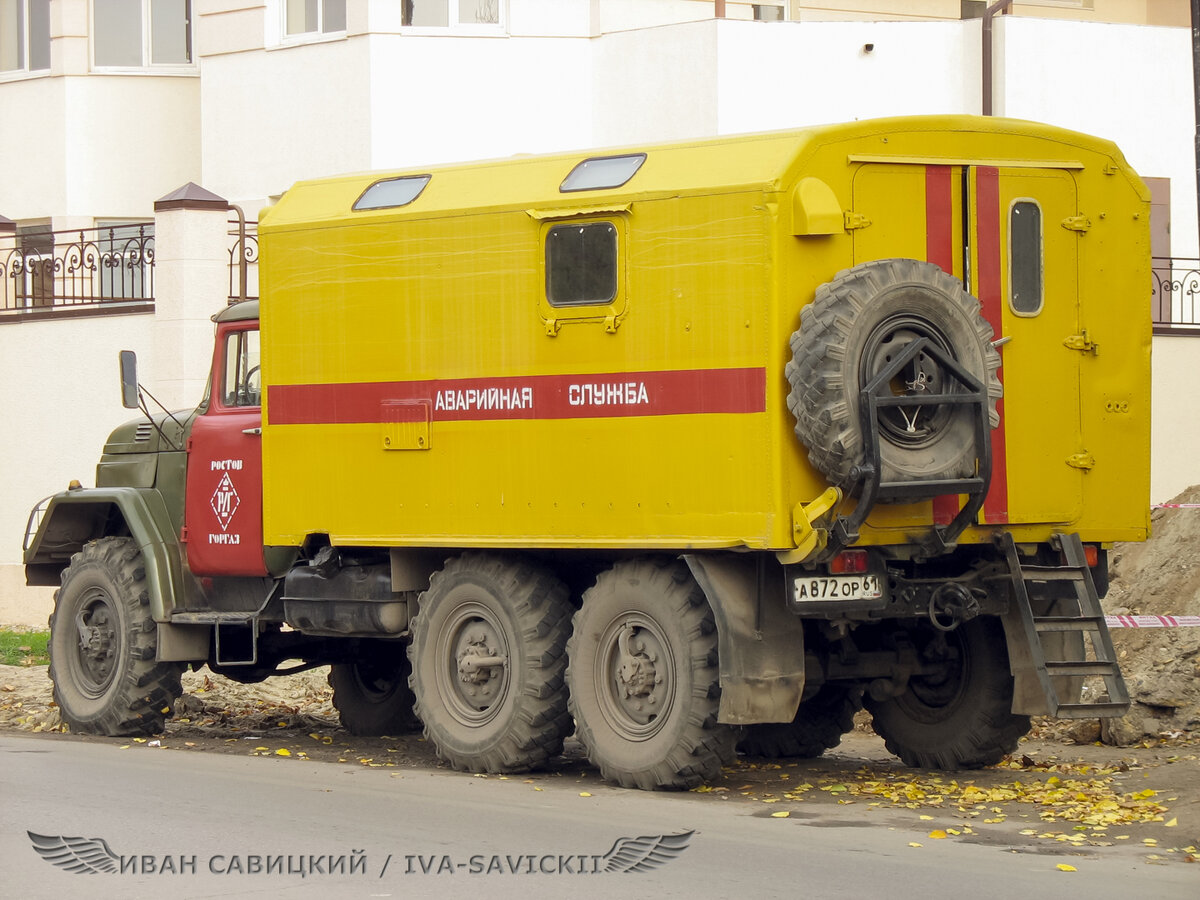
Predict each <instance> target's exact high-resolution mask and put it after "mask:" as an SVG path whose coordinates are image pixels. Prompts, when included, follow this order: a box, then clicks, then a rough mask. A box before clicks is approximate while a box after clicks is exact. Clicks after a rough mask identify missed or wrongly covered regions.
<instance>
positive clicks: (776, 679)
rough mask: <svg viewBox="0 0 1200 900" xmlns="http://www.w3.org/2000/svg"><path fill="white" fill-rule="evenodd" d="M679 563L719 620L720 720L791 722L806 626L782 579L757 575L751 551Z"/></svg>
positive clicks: (733, 722) (801, 673)
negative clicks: (790, 602) (792, 609)
mask: <svg viewBox="0 0 1200 900" xmlns="http://www.w3.org/2000/svg"><path fill="white" fill-rule="evenodd" d="M683 559H684V561H685V562H687V564H688V568H689V569H691V570H692V577H693V578H695V579H696V583H697V584H699V585H700V589H701V590H702V591H704V595H705V596H706V597H707V598H708V604H709V606H711V607H712V611H713V618H714V619H715V620H716V623H717V659H718V664H719V665H720V672H721V705H720V708H719V709H718V710H717V721H718V722H723V723H725V724H730V725H753V724H756V723H759V722H791V721H792V720H793V719H795V718H796V710H797V709H798V708H799V706H800V699H801V697H802V696H803V694H804V622H803V621H802V620H801V619H800V618H799V617H798V616H794V615H792V614H791V613H790V612H788V609H787V604H786V602H785V599H784V591H783V578H782V576H780V577H778V578H776V579H774V580H773V581H771V580H768V579H764V578H762V577H760V569H759V566H760V558H759V557H757V556H753V555H750V554H732V553H731V554H713V555H709V554H705V555H703V556H701V555H699V554H688V555H686V556H684V557H683ZM770 562H774V561H773V560H771V561H770ZM776 571H777V572H778V567H776Z"/></svg>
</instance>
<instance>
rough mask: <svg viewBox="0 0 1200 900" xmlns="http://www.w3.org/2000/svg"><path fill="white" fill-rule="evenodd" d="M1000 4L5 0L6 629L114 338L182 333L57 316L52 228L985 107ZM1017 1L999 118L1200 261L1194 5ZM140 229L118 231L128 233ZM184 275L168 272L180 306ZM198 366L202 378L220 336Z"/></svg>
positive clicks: (144, 319) (1174, 351)
mask: <svg viewBox="0 0 1200 900" xmlns="http://www.w3.org/2000/svg"><path fill="white" fill-rule="evenodd" d="M987 6H988V4H986V3H983V2H973V0H894V2H889V0H873V2H872V0H859V2H855V0H823V2H821V0H817V2H806V0H770V2H763V3H744V2H735V0H727V2H723V0H0V122H4V123H5V127H4V128H3V130H2V131H0V276H3V280H4V285H3V286H2V287H0V415H2V416H3V418H4V419H5V421H6V422H7V423H8V424H9V427H7V428H5V429H2V430H0V458H2V459H3V460H4V461H5V462H6V466H5V474H4V475H0V622H3V621H6V620H12V619H14V618H19V617H20V616H19V615H18V612H16V611H14V610H15V609H17V607H14V606H13V602H14V601H13V600H12V599H11V598H12V597H14V596H16V595H18V594H20V593H21V592H23V591H24V589H23V588H21V587H19V586H20V585H22V584H23V575H22V571H21V567H20V565H19V562H20V535H21V534H22V533H23V530H24V525H25V517H26V515H27V514H28V510H29V508H30V507H31V506H32V504H33V503H34V502H35V501H36V500H37V499H39V498H40V497H41V496H44V495H45V494H48V493H51V492H53V491H55V490H58V489H61V488H62V487H64V486H65V485H66V483H67V481H68V480H69V479H71V478H78V479H80V480H81V481H82V482H83V483H84V484H85V485H86V484H90V483H92V478H93V477H94V467H95V463H96V459H97V456H98V453H99V449H100V446H101V444H102V443H103V440H104V438H105V436H106V435H107V433H108V431H109V430H110V429H111V427H112V426H113V425H114V424H116V423H117V422H119V421H121V420H123V419H124V418H127V417H128V416H127V413H126V412H125V411H124V410H123V409H122V408H121V407H120V405H119V401H118V396H117V394H118V392H117V387H116V375H115V371H116V366H115V364H114V358H115V355H116V354H115V351H116V350H117V349H121V348H132V349H135V350H138V351H139V353H141V354H142V355H143V356H144V357H145V358H146V359H148V360H149V359H156V360H162V359H164V358H167V357H168V356H169V355H170V354H168V353H166V352H165V351H164V341H167V340H169V339H168V338H164V335H169V334H171V333H173V332H171V331H170V330H169V329H167V330H164V328H163V327H161V324H160V327H159V328H158V330H157V331H156V330H155V327H154V321H155V319H156V316H154V315H150V314H149V313H150V312H152V311H153V308H154V306H153V304H152V303H150V302H149V301H146V302H136V301H137V300H138V298H139V297H141V296H146V295H149V294H150V290H149V287H148V285H143V284H140V283H138V284H134V285H133V286H130V285H128V284H125V285H123V286H121V287H117V286H115V285H109V286H108V287H107V288H105V289H104V290H107V291H108V293H103V291H101V292H100V294H98V295H97V296H100V295H103V296H104V297H105V298H109V299H111V298H129V299H131V300H133V301H135V302H131V303H129V304H127V305H125V306H122V305H120V304H116V305H113V304H108V305H107V306H106V307H105V308H104V309H102V310H101V309H98V308H97V305H96V304H91V305H87V304H85V305H84V307H75V308H73V309H71V310H64V312H68V313H71V312H73V313H79V312H93V313H94V312H104V313H105V314H104V315H91V316H88V317H83V318H70V319H69V320H67V319H63V318H62V317H61V316H59V315H58V312H59V308H58V307H59V298H58V297H57V296H50V295H47V294H46V293H45V291H46V290H49V287H48V285H42V286H39V285H38V284H37V283H35V281H34V280H33V279H34V276H33V275H32V274H31V273H30V272H29V271H28V270H24V271H22V272H21V273H19V274H18V273H15V272H14V265H13V261H14V259H19V258H22V254H25V256H26V257H27V256H28V254H29V253H30V252H43V251H44V252H45V253H46V254H47V255H52V253H53V250H52V249H51V248H50V245H51V244H54V245H56V246H57V245H61V244H63V243H64V242H69V241H70V240H71V238H70V237H69V236H68V237H64V236H61V235H60V236H59V237H58V238H51V237H49V236H48V235H47V232H58V231H63V230H65V229H91V228H93V227H97V226H121V225H124V224H126V223H130V222H142V221H146V220H149V219H150V218H151V217H152V211H153V204H154V201H155V200H156V199H158V198H160V197H162V196H164V195H166V194H168V193H169V192H171V191H173V190H175V189H177V188H179V187H180V186H181V185H183V184H185V183H187V182H195V183H196V184H199V185H203V186H204V187H205V188H207V189H208V190H210V191H213V192H215V193H216V194H218V195H220V197H223V198H226V199H228V200H229V201H232V202H234V203H237V204H239V205H241V206H242V207H243V208H244V209H245V210H246V211H247V214H248V215H249V216H250V217H251V218H253V217H254V216H255V215H256V213H257V210H258V209H259V208H260V207H261V206H263V205H266V204H269V203H270V202H271V201H272V198H274V197H277V196H278V195H279V194H280V193H281V192H282V191H284V190H286V189H287V187H288V186H289V185H290V184H291V183H292V182H294V181H295V180H297V179H300V178H309V177H316V176H322V175H330V174H335V173H339V172H346V171H356V170H364V169H386V168H393V167H401V166H411V165H426V164H434V163H438V162H448V161H454V160H463V159H471V158H485V157H495V156H508V155H511V154H515V153H534V152H541V151H549V150H559V149H567V148H594V147H601V146H614V145H636V144H638V143H643V142H652V141H655V142H656V141H662V140H669V139H675V138H688V137H696V136H707V135H713V134H728V133H735V132H743V131H756V130H766V129H774V128H786V127H794V126H801V125H805V124H812V123H818V122H830V121H844V120H847V119H854V118H867V117H872V116H882V115H904V114H912V113H980V112H982V111H983V110H984V89H985V79H984V76H983V59H984V36H985V29H984V27H983V23H984V20H983V19H982V18H981V16H983V14H984V10H985V8H986V7H987ZM1008 13H1009V14H1006V15H997V16H996V17H995V18H994V19H991V20H990V25H991V28H990V29H986V31H990V33H991V46H992V59H993V65H992V79H991V107H992V112H993V113H994V114H996V115H1005V116H1012V117H1016V118H1028V119H1036V120H1041V121H1047V122H1051V123H1053V124H1056V125H1061V126H1064V127H1068V128H1074V129H1077V130H1080V131H1085V132H1090V133H1094V134H1099V135H1102V136H1104V137H1108V138H1111V139H1113V140H1115V141H1116V142H1117V143H1118V145H1120V146H1121V148H1122V149H1123V150H1124V152H1125V154H1126V156H1127V158H1128V159H1129V160H1130V162H1131V163H1132V164H1133V166H1134V168H1136V169H1137V170H1138V171H1139V172H1140V173H1142V174H1143V175H1144V176H1147V177H1148V178H1149V179H1152V180H1153V181H1152V184H1153V186H1154V188H1155V191H1156V199H1157V200H1160V201H1161V202H1160V203H1159V204H1158V205H1157V206H1156V216H1157V221H1156V231H1155V241H1156V248H1155V253H1156V254H1157V255H1163V256H1168V255H1172V254H1174V255H1176V256H1193V255H1200V253H1198V251H1197V249H1196V248H1197V246H1198V243H1197V242H1198V234H1197V219H1196V183H1195V170H1196V165H1195V156H1194V151H1193V129H1194V119H1193V111H1194V103H1193V98H1192V87H1191V86H1192V78H1191V72H1192V59H1191V40H1190V38H1191V34H1190V30H1189V27H1188V26H1189V24H1190V21H1189V4H1188V3H1187V2H1186V0H1039V2H1024V3H1013V4H1011V6H1010V9H1009V10H1008ZM18 126H19V127H18ZM5 217H6V218H5ZM8 220H11V221H8ZM6 231H7V232H9V233H12V236H10V237H7V238H5V237H4V233H5V232H6ZM131 233H132V232H131V231H129V230H128V229H125V230H121V229H119V228H118V229H117V230H116V231H114V232H110V233H108V237H107V238H106V239H107V240H108V241H109V244H108V245H107V246H108V248H109V250H112V249H113V247H114V246H115V243H114V242H116V241H120V240H123V239H124V238H126V237H127V236H128V235H130V234H131ZM89 236H90V233H89ZM5 240H7V243H5V242H4V241H5ZM14 254H15V256H14ZM128 257H129V253H128V252H126V257H125V258H128ZM208 262H209V263H211V262H212V261H211V260H209V261H208ZM18 268H19V267H18ZM171 289H172V286H171V285H165V284H162V283H161V282H160V283H159V284H158V285H156V286H155V289H154V293H155V294H156V295H157V296H158V297H159V300H160V303H159V307H160V310H159V311H160V314H161V312H162V306H163V298H164V297H165V294H166V293H169V292H170V290H171ZM39 292H42V293H39ZM223 300H224V297H223V293H222V294H221V295H220V296H213V298H212V306H213V308H214V309H215V308H216V307H218V306H219V305H220V304H221V303H222V302H223ZM85 307H86V308H85ZM1174 314H1175V315H1176V316H1182V317H1183V320H1184V321H1188V322H1196V321H1200V320H1197V318H1196V317H1195V315H1194V314H1193V313H1189V312H1187V311H1180V310H1179V309H1178V308H1176V309H1175V310H1174ZM1166 318H1168V319H1169V318H1170V310H1168V315H1167V316H1166ZM1178 332H1179V329H1176V333H1178ZM179 333H182V332H179ZM1193 340H1195V337H1192V336H1177V334H1176V335H1170V336H1163V337H1160V338H1157V339H1156V342H1155V383H1156V384H1155V386H1156V388H1158V387H1162V390H1158V391H1156V404H1157V405H1156V413H1155V434H1154V467H1155V468H1154V488H1153V492H1154V498H1153V499H1154V500H1156V501H1161V500H1165V499H1167V498H1169V497H1170V496H1172V495H1173V494H1175V493H1176V492H1178V491H1179V490H1180V489H1182V488H1183V487H1185V486H1187V485H1189V484H1192V483H1196V482H1200V467H1197V465H1196V464H1195V463H1194V462H1193V457H1194V456H1195V454H1194V452H1193V451H1192V449H1191V447H1192V444H1193V442H1194V441H1196V440H1200V416H1197V415H1196V414H1195V411H1196V409H1197V408H1198V407H1200V396H1197V395H1195V389H1194V388H1192V384H1194V381H1195V379H1194V377H1192V375H1191V370H1192V363H1191V360H1192V359H1193V358H1194V354H1193V352H1192V341H1193ZM156 346H157V351H155V347H156ZM177 356H178V357H179V366H180V367H181V368H183V369H187V370H188V378H190V379H191V380H192V381H194V382H197V383H202V382H203V378H204V375H205V372H204V370H203V358H204V350H202V349H200V350H198V349H197V348H194V347H193V348H190V349H187V348H181V349H180V350H179V353H178V354H177ZM197 368H198V369H199V371H191V370H192V369H197ZM144 375H145V377H146V378H147V379H148V380H149V382H150V383H151V384H152V385H153V384H156V381H155V379H156V378H158V379H160V380H161V379H163V378H165V377H166V376H164V375H163V374H162V372H161V370H160V371H159V372H158V373H156V372H154V371H150V370H149V367H146V370H145V371H144ZM176 380H177V381H178V380H179V379H176ZM1181 387H1182V388H1184V389H1183V390H1181ZM1048 389H1049V388H1048ZM167 393H168V394H170V393H171V392H170V391H167ZM168 399H169V400H170V401H174V402H179V403H180V404H181V405H186V404H188V403H192V402H194V401H195V399H196V398H195V397H194V396H179V397H175V396H169V397H168ZM14 423H16V424H18V425H19V427H14ZM47 608H48V604H47ZM40 615H41V614H40V613H38V614H37V615H35V616H33V617H32V618H33V619H37V618H38V617H39V616H40Z"/></svg>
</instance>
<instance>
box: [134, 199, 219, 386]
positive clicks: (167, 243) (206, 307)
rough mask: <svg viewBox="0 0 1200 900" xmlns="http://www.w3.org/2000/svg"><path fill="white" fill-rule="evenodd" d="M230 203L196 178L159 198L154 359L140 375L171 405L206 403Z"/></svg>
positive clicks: (156, 216)
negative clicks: (199, 182)
mask: <svg viewBox="0 0 1200 900" xmlns="http://www.w3.org/2000/svg"><path fill="white" fill-rule="evenodd" d="M228 218H229V204H228V203H227V202H226V201H225V200H224V199H223V198H221V197H218V196H217V195H216V194H214V193H212V192H211V191H207V190H205V189H204V188H202V187H200V186H199V185H197V184H193V183H191V182H189V183H187V184H185V185H184V186H183V187H181V188H179V189H178V190H175V191H172V192H171V193H170V194H167V195H166V196H165V197H163V198H162V199H160V200H157V201H155V203H154V244H155V247H154V250H155V264H154V294H155V297H154V359H153V361H152V362H153V364H152V366H150V367H145V371H144V374H143V375H142V376H141V377H142V380H143V382H144V383H146V384H147V385H149V386H150V390H151V392H153V393H154V395H155V396H156V397H158V399H159V400H160V401H161V402H162V403H163V404H164V405H166V406H167V407H168V408H170V409H181V408H188V407H193V406H195V405H196V404H198V403H199V402H200V399H201V397H202V395H203V393H204V385H205V383H206V381H207V379H208V373H209V367H210V364H211V361H212V336H213V326H212V321H211V319H212V315H213V314H214V313H215V312H217V311H218V310H219V309H220V308H221V307H222V306H223V305H224V304H225V302H226V301H225V295H226V293H227V284H226V283H227V281H228V259H229V249H228V247H227V242H228V231H229V227H228V225H227V224H226V223H227V221H228Z"/></svg>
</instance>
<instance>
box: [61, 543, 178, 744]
mask: <svg viewBox="0 0 1200 900" xmlns="http://www.w3.org/2000/svg"><path fill="white" fill-rule="evenodd" d="M157 647H158V626H157V624H156V623H155V622H154V620H153V619H152V618H151V616H150V594H149V592H148V590H147V588H146V568H145V565H144V563H143V561H142V554H141V551H139V550H138V547H137V544H136V543H135V542H134V541H133V539H132V538H121V537H107V538H101V539H100V540H98V541H93V542H92V543H90V544H88V545H87V546H86V547H84V548H83V549H82V550H81V551H80V552H78V553H76V554H75V555H74V556H73V557H71V564H70V565H69V566H68V567H67V569H66V571H64V572H63V577H62V587H61V588H59V590H58V591H57V592H56V593H55V595H54V612H53V613H52V614H51V616H50V678H51V680H52V681H53V682H54V700H55V702H56V703H57V704H58V706H59V709H60V710H61V712H62V717H63V721H64V722H66V723H67V724H68V725H69V726H70V728H71V730H72V731H73V732H76V733H79V734H106V735H140V734H158V733H159V732H160V731H162V730H163V726H164V724H165V722H166V719H167V717H168V716H170V715H171V713H172V712H173V708H174V704H175V700H176V699H177V698H178V697H179V695H180V694H181V693H182V692H183V688H182V686H181V684H180V680H179V678H180V674H181V673H182V672H183V664H182V663H173V662H158V661H157V660H156V659H155V656H156V653H157Z"/></svg>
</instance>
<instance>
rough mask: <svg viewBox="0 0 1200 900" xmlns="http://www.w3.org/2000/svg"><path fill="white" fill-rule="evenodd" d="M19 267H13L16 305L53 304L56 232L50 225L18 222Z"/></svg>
mask: <svg viewBox="0 0 1200 900" xmlns="http://www.w3.org/2000/svg"><path fill="white" fill-rule="evenodd" d="M17 253H19V254H20V257H21V265H20V267H19V268H17V267H15V266H14V269H13V278H14V279H15V287H16V296H17V306H18V307H28V306H53V305H54V232H52V231H51V230H50V226H49V225H18V226H17Z"/></svg>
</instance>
